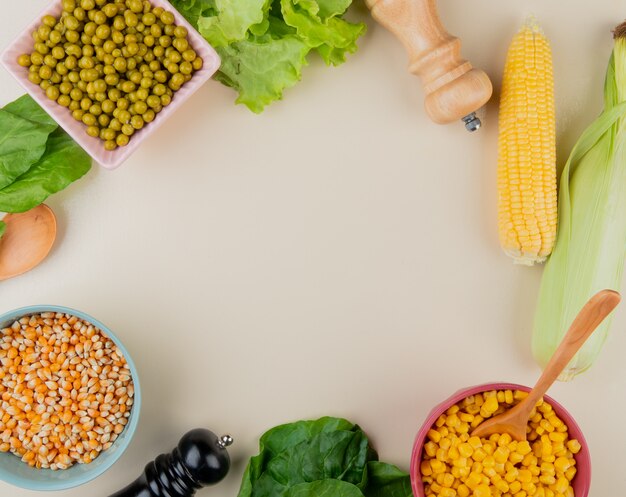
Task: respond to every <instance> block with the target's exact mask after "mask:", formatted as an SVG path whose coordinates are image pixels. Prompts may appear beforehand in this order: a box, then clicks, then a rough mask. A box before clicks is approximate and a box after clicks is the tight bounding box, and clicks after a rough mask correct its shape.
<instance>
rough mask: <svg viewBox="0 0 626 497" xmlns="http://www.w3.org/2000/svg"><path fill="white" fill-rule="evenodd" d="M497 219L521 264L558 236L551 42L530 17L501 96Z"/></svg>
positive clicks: (546, 251) (513, 49)
mask: <svg viewBox="0 0 626 497" xmlns="http://www.w3.org/2000/svg"><path fill="white" fill-rule="evenodd" d="M498 224H499V232H500V243H501V245H502V248H503V249H504V251H505V252H506V253H507V254H508V255H510V256H511V257H513V259H514V260H515V262H516V263H518V264H527V265H533V264H534V263H537V262H543V261H545V259H546V257H547V256H548V255H550V253H551V252H552V247H553V246H554V242H555V239H556V224H557V188H556V130H555V109H554V79H553V72H552V53H551V50H550V43H549V41H548V39H547V38H546V36H545V35H544V34H543V31H542V30H541V28H540V27H539V26H538V24H537V22H536V21H535V20H529V21H527V22H526V23H525V24H524V26H522V29H521V30H520V31H519V32H518V33H517V34H516V35H515V37H514V38H513V41H512V42H511V45H510V47H509V50H508V54H507V59H506V65H505V69H504V77H503V81H502V94H501V100H500V115H499V138H498Z"/></svg>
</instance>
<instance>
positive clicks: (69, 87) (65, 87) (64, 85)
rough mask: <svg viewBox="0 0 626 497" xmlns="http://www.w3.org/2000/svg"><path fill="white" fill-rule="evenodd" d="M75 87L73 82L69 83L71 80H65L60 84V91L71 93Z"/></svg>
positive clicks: (66, 93) (64, 93) (65, 93)
mask: <svg viewBox="0 0 626 497" xmlns="http://www.w3.org/2000/svg"><path fill="white" fill-rule="evenodd" d="M73 88H74V85H72V83H69V82H63V83H61V84H60V85H59V91H60V92H61V93H62V94H63V95H69V94H70V93H71V91H72V89H73Z"/></svg>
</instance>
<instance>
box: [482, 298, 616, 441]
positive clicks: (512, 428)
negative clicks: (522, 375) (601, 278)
mask: <svg viewBox="0 0 626 497" xmlns="http://www.w3.org/2000/svg"><path fill="white" fill-rule="evenodd" d="M620 300H621V297H620V294H619V293H617V292H615V291H613V290H602V291H600V292H598V293H596V294H595V295H594V296H593V297H591V299H589V302H587V303H586V304H585V305H584V307H583V308H582V309H581V311H580V312H579V313H578V315H577V316H576V319H574V322H573V323H572V325H571V326H570V328H569V330H567V333H566V334H565V336H564V337H563V341H562V342H561V343H560V345H559V347H558V348H557V349H556V351H555V352H554V354H553V355H552V357H551V358H550V361H549V362H548V365H547V366H546V368H545V369H544V371H543V374H542V375H541V377H540V378H539V380H538V381H537V383H536V384H535V386H534V387H533V389H532V390H531V392H530V393H529V394H528V397H526V398H525V399H524V400H522V401H521V402H520V403H519V404H517V405H516V406H514V407H513V408H511V409H509V410H508V411H506V412H503V413H502V414H499V415H498V416H494V417H493V418H490V419H487V420H486V421H484V422H482V423H481V424H479V425H478V426H477V427H476V428H475V429H474V431H473V432H472V436H477V437H488V436H489V435H492V434H494V433H508V434H509V435H511V437H513V438H514V439H515V440H519V441H522V440H526V426H527V425H528V418H529V417H530V412H531V411H532V410H533V408H534V407H535V406H536V405H537V402H539V400H540V399H541V398H542V397H543V395H544V394H545V393H546V392H547V391H548V388H550V386H551V385H552V384H553V383H554V382H555V381H556V379H557V378H558V376H559V374H561V371H563V369H565V366H567V364H568V363H569V362H570V361H571V359H572V357H574V356H575V355H576V352H578V350H579V349H580V348H581V347H582V346H583V344H584V343H585V341H586V340H587V338H589V336H590V335H591V334H592V333H593V332H594V331H595V329H596V328H597V327H598V325H599V324H600V323H601V322H602V321H604V318H606V317H607V316H608V315H609V314H610V313H611V311H612V310H613V309H615V307H616V306H617V304H619V302H620Z"/></svg>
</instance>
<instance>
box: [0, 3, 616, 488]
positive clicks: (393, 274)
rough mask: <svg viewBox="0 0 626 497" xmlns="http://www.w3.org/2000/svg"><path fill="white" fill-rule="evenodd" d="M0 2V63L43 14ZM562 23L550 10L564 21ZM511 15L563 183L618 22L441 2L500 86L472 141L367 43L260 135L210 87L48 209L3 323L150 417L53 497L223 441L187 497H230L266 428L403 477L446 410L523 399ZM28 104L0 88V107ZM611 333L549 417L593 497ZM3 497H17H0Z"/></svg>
mask: <svg viewBox="0 0 626 497" xmlns="http://www.w3.org/2000/svg"><path fill="white" fill-rule="evenodd" d="M45 3H46V2H45V1H44V0H36V1H35V0H30V1H28V2H3V4H4V5H3V15H2V16H0V48H4V47H5V46H7V45H8V43H9V42H10V41H11V40H12V39H13V38H14V37H15V36H16V35H17V34H18V33H19V31H20V30H21V29H22V28H23V27H24V26H25V25H27V24H28V23H29V22H30V21H31V20H32V19H33V17H34V16H35V15H37V13H38V12H39V11H40V10H41V9H42V8H43V6H44V5H45ZM566 4H567V5H566ZM529 12H534V13H535V14H536V15H537V16H538V18H539V19H540V22H541V24H542V25H543V27H544V29H545V31H546V32H547V34H548V35H549V37H550V38H551V40H552V43H553V49H554V59H555V79H556V95H557V116H558V148H559V162H560V164H561V165H562V163H563V162H564V160H565V158H566V156H567V155H568V153H569V150H570V149H571V147H572V146H573V144H574V143H575V141H576V139H577V137H578V135H579V134H580V132H581V131H582V129H583V128H584V127H585V126H586V125H587V124H588V123H589V122H591V120H592V119H593V118H594V117H595V116H596V115H597V113H599V111H600V106H601V101H602V82H603V79H604V72H605V69H606V64H607V61H608V57H609V53H610V50H611V47H612V41H611V35H610V30H611V29H612V28H613V27H614V26H615V25H616V24H617V23H619V22H620V21H621V20H622V19H623V18H624V16H626V7H625V6H624V5H623V2H618V1H617V0H596V1H594V2H588V1H586V0H570V1H568V2H557V1H547V2H546V1H539V0H532V1H521V0H516V1H512V0H509V1H507V2H502V1H496V0H474V1H472V2H461V1H452V0H445V1H443V0H442V1H441V2H440V13H441V16H442V19H443V21H444V24H445V25H446V27H447V28H448V29H449V31H450V32H452V33H454V34H456V35H457V36H459V37H460V38H461V39H462V40H463V53H464V55H465V56H466V57H467V58H468V59H470V60H471V61H472V63H473V64H474V65H475V66H477V67H481V68H484V69H485V70H486V71H487V72H488V74H489V75H490V76H491V77H492V79H493V81H494V84H495V86H496V97H495V98H494V99H493V100H492V102H491V103H490V104H489V106H488V110H487V116H486V119H485V127H484V128H483V130H481V131H480V132H479V133H477V134H474V135H470V134H468V133H467V132H465V130H464V129H463V127H462V125H461V124H458V125H456V124H455V125H450V126H446V127H441V126H437V125H434V124H431V123H430V122H429V121H428V119H427V118H426V116H425V115H424V112H423V110H422V97H423V95H422V90H421V88H420V85H419V81H418V80H417V79H416V78H414V77H412V76H410V75H409V74H408V73H407V71H406V55H405V53H404V51H403V49H402V48H401V46H400V45H399V43H397V42H396V40H395V39H394V38H393V37H392V36H391V35H390V34H389V33H387V32H386V31H385V30H384V29H383V28H382V27H380V26H377V25H376V24H374V22H373V21H372V20H371V19H370V18H369V17H368V16H367V12H366V10H365V8H364V7H363V5H362V4H360V3H359V4H357V7H356V12H354V14H353V15H354V16H355V17H357V18H359V17H360V18H362V19H364V20H366V22H367V23H368V25H369V28H370V29H369V31H368V34H367V35H366V36H365V37H364V38H363V39H362V40H361V42H360V50H359V52H358V53H357V54H356V55H354V56H353V57H352V58H351V59H349V61H348V63H347V64H346V65H344V66H342V67H339V68H336V69H328V68H326V67H324V66H323V64H322V63H321V62H320V61H319V60H317V59H316V60H314V61H313V62H312V63H311V65H310V66H309V67H308V68H306V69H305V71H304V77H303V81H302V82H301V83H300V84H299V85H297V86H296V87H295V88H293V89H291V90H288V91H287V93H286V95H285V100H284V101H283V102H279V103H277V104H274V105H273V106H271V107H269V108H268V110H267V111H266V112H265V113H264V114H263V115H261V116H256V115H253V114H252V113H250V112H249V111H248V110H247V109H246V108H244V107H242V106H235V105H234V103H233V101H234V98H235V94H234V93H233V92H232V91H231V90H230V89H227V88H224V87H222V86H221V85H220V84H218V83H216V82H213V81H211V82H209V83H208V84H207V85H206V86H205V87H203V88H202V89H201V90H200V91H199V92H198V93H197V94H196V95H194V97H192V99H191V100H190V101H189V102H188V103H187V104H186V105H185V106H184V107H183V108H182V109H181V110H180V111H179V112H178V113H177V114H176V115H175V116H174V117H173V118H172V119H171V120H170V121H168V122H167V123H166V124H165V125H164V126H163V127H162V128H160V129H159V130H158V131H157V133H156V134H155V136H153V137H152V138H150V139H149V140H148V142H147V143H146V144H145V145H144V146H143V147H142V148H141V150H140V151H139V152H137V153H136V154H135V155H134V156H133V157H132V158H131V159H130V160H128V162H127V163H125V164H124V165H123V166H122V167H121V168H120V169H118V170H116V171H113V172H107V171H105V170H103V169H100V168H99V167H98V166H94V168H93V170H92V171H91V172H90V173H89V175H88V176H87V177H85V178H84V179H83V180H81V181H79V182H77V183H75V184H74V185H72V186H71V187H70V188H68V189H67V190H66V191H64V192H62V193H60V194H58V195H56V196H54V197H53V198H51V199H49V201H48V204H49V205H50V206H51V207H52V208H53V209H54V211H55V212H56V214H57V216H58V221H59V227H60V232H59V236H58V239H57V243H56V245H55V247H54V249H53V251H52V252H51V254H50V256H49V258H48V259H47V260H46V261H45V262H44V263H43V264H42V265H41V266H39V267H38V268H37V269H36V270H34V271H32V272H31V273H29V274H26V275H24V276H22V277H19V278H16V279H14V280H10V281H7V282H3V283H2V284H1V285H0V312H5V311H8V310H10V309H13V308H15V307H19V306H24V305H30V304H39V303H54V304H60V305H65V306H69V307H73V308H76V309H80V310H83V311H85V312H87V313H90V314H92V315H93V316H95V317H97V318H98V319H100V320H102V321H103V322H105V323H106V324H108V325H109V326H110V327H111V328H112V329H113V330H114V331H115V332H116V333H117V334H118V336H119V337H120V338H121V339H122V340H123V341H124V343H125V344H126V346H127V348H128V349H129V350H130V351H131V354H132V356H133V358H134V360H135V362H136V364H137V367H138V368H139V371H140V373H141V382H142V387H143V394H144V403H143V409H142V413H141V414H142V416H141V421H140V424H139V428H138V430H137V433H136V435H135V438H134V440H133V443H132V444H131V446H130V448H129V449H128V451H127V452H126V453H125V454H124V456H123V457H122V458H121V459H120V460H119V461H118V463H117V464H116V465H115V466H114V467H113V468H112V469H111V470H110V471H109V472H107V473H106V474H105V475H103V476H101V477H100V478H98V479H97V480H95V481H93V482H91V483H89V484H87V485H85V486H83V487H80V488H78V489H74V490H71V491H64V492H58V493H53V494H48V495H55V496H56V495H63V496H68V497H71V496H74V497H77V496H87V495H88V496H99V495H101V496H106V495H109V494H110V493H113V492H114V491H116V490H118V489H120V488H121V487H122V486H124V485H125V484H126V483H128V482H129V481H131V480H132V479H134V478H135V477H136V476H138V475H139V473H140V472H141V470H142V468H143V466H144V465H145V463H147V462H148V461H149V460H151V459H152V458H153V457H155V456H156V455H157V454H159V453H160V452H164V451H169V450H170V449H171V448H172V447H173V446H174V445H175V443H176V442H177V441H178V438H179V436H180V435H182V434H183V433H184V432H185V431H186V430H188V429H190V428H193V427H196V426H204V427H207V428H210V429H213V430H214V431H216V432H220V433H221V432H229V433H231V434H232V435H233V436H234V437H235V438H236V445H234V446H233V447H232V450H231V455H232V458H233V460H234V464H233V468H232V471H231V473H230V475H229V476H228V477H227V479H226V480H225V481H224V482H223V483H222V484H220V486H217V487H213V488H212V489H207V490H203V491H201V492H199V495H202V496H204V495H206V496H207V497H208V496H209V495H214V496H235V495H236V494H237V491H238V488H239V483H240V478H241V474H242V472H243V469H244V465H245V463H246V461H247V459H248V458H249V457H250V456H252V455H253V454H255V453H256V451H257V442H258V437H259V436H260V435H261V434H262V433H263V432H264V431H265V430H267V429H269V428H270V427H273V426H275V425H277V424H280V423H283V422H288V421H292V420H297V419H310V418H316V417H319V416H322V415H338V416H345V417H347V418H349V419H350V420H352V421H354V422H357V423H359V424H360V425H361V426H362V427H363V428H364V429H365V431H366V432H367V433H368V434H369V435H370V437H371V438H372V440H373V443H374V445H375V447H376V448H377V449H378V451H379V453H380V456H381V458H382V459H383V460H387V461H389V462H393V463H396V464H398V465H400V466H401V467H402V468H403V469H405V470H408V462H409V457H410V452H411V447H412V444H413V437H414V436H415V433H416V432H417V430H418V428H419V426H420V425H421V423H422V421H423V419H424V418H425V416H426V414H427V412H428V411H429V410H430V409H431V408H432V407H433V406H434V405H435V404H436V403H438V402H439V401H441V400H443V399H444V398H446V397H447V396H448V395H449V394H451V393H452V392H454V391H455V390H457V389H458V388H460V387H464V386H469V385H472V384H477V383H481V382H486V381H497V380H507V381H514V382H519V383H525V384H532V383H533V382H534V380H535V379H536V378H537V376H538V374H539V369H538V367H537V366H536V365H535V363H534V362H533V359H532V357H531V354H530V332H531V324H532V315H533V312H534V305H535V301H536V296H537V291H538V284H539V280H540V276H541V268H530V269H529V268H526V267H516V266H514V265H513V264H512V263H511V262H510V260H509V259H507V258H506V257H505V256H504V255H503V254H502V253H501V252H500V249H499V246H498V240H497V231H496V191H495V167H496V164H495V163H496V136H497V106H496V102H497V94H498V90H499V84H500V79H501V72H502V67H503V64H504V55H505V52H506V47H507V45H508V43H509V41H510V38H511V37H512V35H513V33H514V32H515V31H516V30H517V28H518V27H519V25H520V23H521V22H522V20H523V19H524V17H525V16H526V14H528V13H529ZM22 93H23V91H22V90H21V89H20V88H19V87H18V85H17V83H15V82H14V81H13V80H12V79H11V78H10V76H9V75H8V74H7V73H5V72H4V71H0V104H2V105H4V104H6V103H8V102H9V101H11V100H13V99H14V98H16V97H18V96H19V95H21V94H22ZM625 328H626V310H625V309H624V308H621V309H618V312H617V316H616V319H615V321H614V325H613V329H612V334H611V336H610V338H609V340H608V342H607V345H606V346H605V348H604V350H603V353H602V355H601V357H600V358H599V360H598V361H597V363H596V365H595V366H594V367H593V368H592V369H591V370H589V371H588V372H587V373H585V374H584V375H582V376H580V377H578V378H576V379H575V380H574V381H573V382H572V383H568V384H559V385H557V386H555V387H554V388H553V390H552V391H551V394H552V395H553V396H554V397H556V398H557V399H558V400H559V401H560V402H562V403H563V404H564V405H565V407H566V408H568V409H569V410H570V411H571V412H572V414H573V415H574V417H575V418H576V419H577V420H578V422H579V424H580V425H581V427H582V429H583V431H584V432H585V434H586V436H587V438H588V442H589V445H590V448H591V452H592V460H593V469H594V478H593V484H592V491H591V495H592V496H593V497H613V496H615V497H617V496H619V495H623V492H624V489H626V472H624V470H623V460H622V459H623V454H624V442H625V441H626V423H625V422H624V416H623V411H624V409H626V396H625V395H624V391H625V390H626V362H625V361H624V353H625V351H626V334H625V333H624V331H625ZM0 495H1V496H3V497H5V496H6V497H9V496H11V497H27V496H32V495H35V493H34V492H29V491H24V490H20V489H16V488H14V487H11V486H8V485H6V484H4V483H2V482H0Z"/></svg>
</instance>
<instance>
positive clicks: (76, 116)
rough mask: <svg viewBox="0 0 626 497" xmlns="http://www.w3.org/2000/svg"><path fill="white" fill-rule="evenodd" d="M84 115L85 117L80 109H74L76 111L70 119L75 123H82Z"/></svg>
mask: <svg viewBox="0 0 626 497" xmlns="http://www.w3.org/2000/svg"><path fill="white" fill-rule="evenodd" d="M84 115H85V111H83V110H82V109H76V110H74V111H72V117H73V118H74V119H75V120H76V121H82V120H83V116H84Z"/></svg>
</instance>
